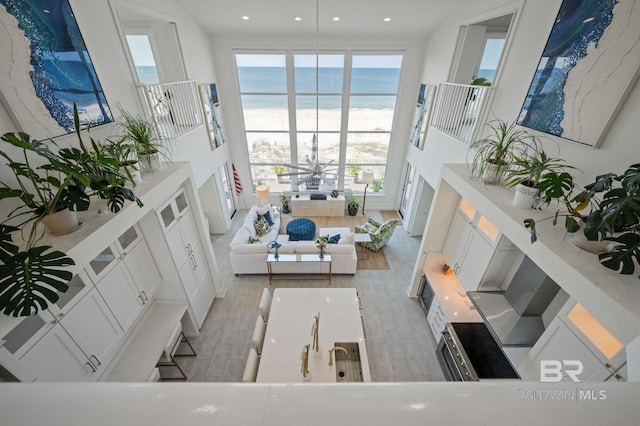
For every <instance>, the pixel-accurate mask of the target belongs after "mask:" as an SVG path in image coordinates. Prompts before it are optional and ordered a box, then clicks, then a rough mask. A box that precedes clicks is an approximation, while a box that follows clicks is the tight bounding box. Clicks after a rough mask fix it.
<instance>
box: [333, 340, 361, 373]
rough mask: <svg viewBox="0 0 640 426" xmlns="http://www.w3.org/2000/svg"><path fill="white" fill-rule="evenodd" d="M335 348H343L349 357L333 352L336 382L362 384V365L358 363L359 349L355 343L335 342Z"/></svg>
mask: <svg viewBox="0 0 640 426" xmlns="http://www.w3.org/2000/svg"><path fill="white" fill-rule="evenodd" d="M335 346H340V347H342V348H345V349H346V350H347V351H348V352H349V356H348V357H347V354H345V353H344V352H343V351H335V352H334V356H335V364H334V365H335V367H336V382H338V383H344V382H362V381H363V380H362V364H361V363H360V348H359V347H358V343H357V342H336V343H335Z"/></svg>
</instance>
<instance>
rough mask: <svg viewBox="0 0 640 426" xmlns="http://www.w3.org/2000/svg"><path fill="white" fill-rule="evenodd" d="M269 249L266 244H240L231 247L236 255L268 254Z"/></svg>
mask: <svg viewBox="0 0 640 426" xmlns="http://www.w3.org/2000/svg"><path fill="white" fill-rule="evenodd" d="M268 251H269V249H268V248H267V245H266V244H264V243H261V244H238V245H237V246H233V247H231V252H232V253H235V254H254V253H267V252H268Z"/></svg>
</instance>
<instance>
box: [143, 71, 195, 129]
mask: <svg viewBox="0 0 640 426" xmlns="http://www.w3.org/2000/svg"><path fill="white" fill-rule="evenodd" d="M140 92H141V95H142V97H143V99H144V100H145V108H146V113H147V116H148V117H150V118H151V119H152V120H153V121H154V122H155V123H156V125H157V126H158V130H159V131H160V134H161V135H162V137H164V138H167V139H175V138H177V137H179V136H182V135H184V134H186V133H189V132H191V131H192V130H194V129H196V128H198V127H200V126H203V125H204V118H203V114H202V105H201V103H200V97H199V94H198V87H197V85H196V82H195V81H193V80H189V81H180V82H175V83H161V84H149V85H144V86H140Z"/></svg>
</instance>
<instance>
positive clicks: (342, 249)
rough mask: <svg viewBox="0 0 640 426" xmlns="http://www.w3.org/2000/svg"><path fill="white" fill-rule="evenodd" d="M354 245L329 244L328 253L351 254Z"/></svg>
mask: <svg viewBox="0 0 640 426" xmlns="http://www.w3.org/2000/svg"><path fill="white" fill-rule="evenodd" d="M354 247H355V246H353V245H346V244H329V245H328V246H327V253H332V254H338V253H351V252H352V251H353V250H354Z"/></svg>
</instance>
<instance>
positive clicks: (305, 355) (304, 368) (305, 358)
mask: <svg viewBox="0 0 640 426" xmlns="http://www.w3.org/2000/svg"><path fill="white" fill-rule="evenodd" d="M309 346H310V345H304V349H303V350H302V365H301V366H300V372H301V373H302V377H304V378H305V379H306V378H307V376H308V375H309Z"/></svg>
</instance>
